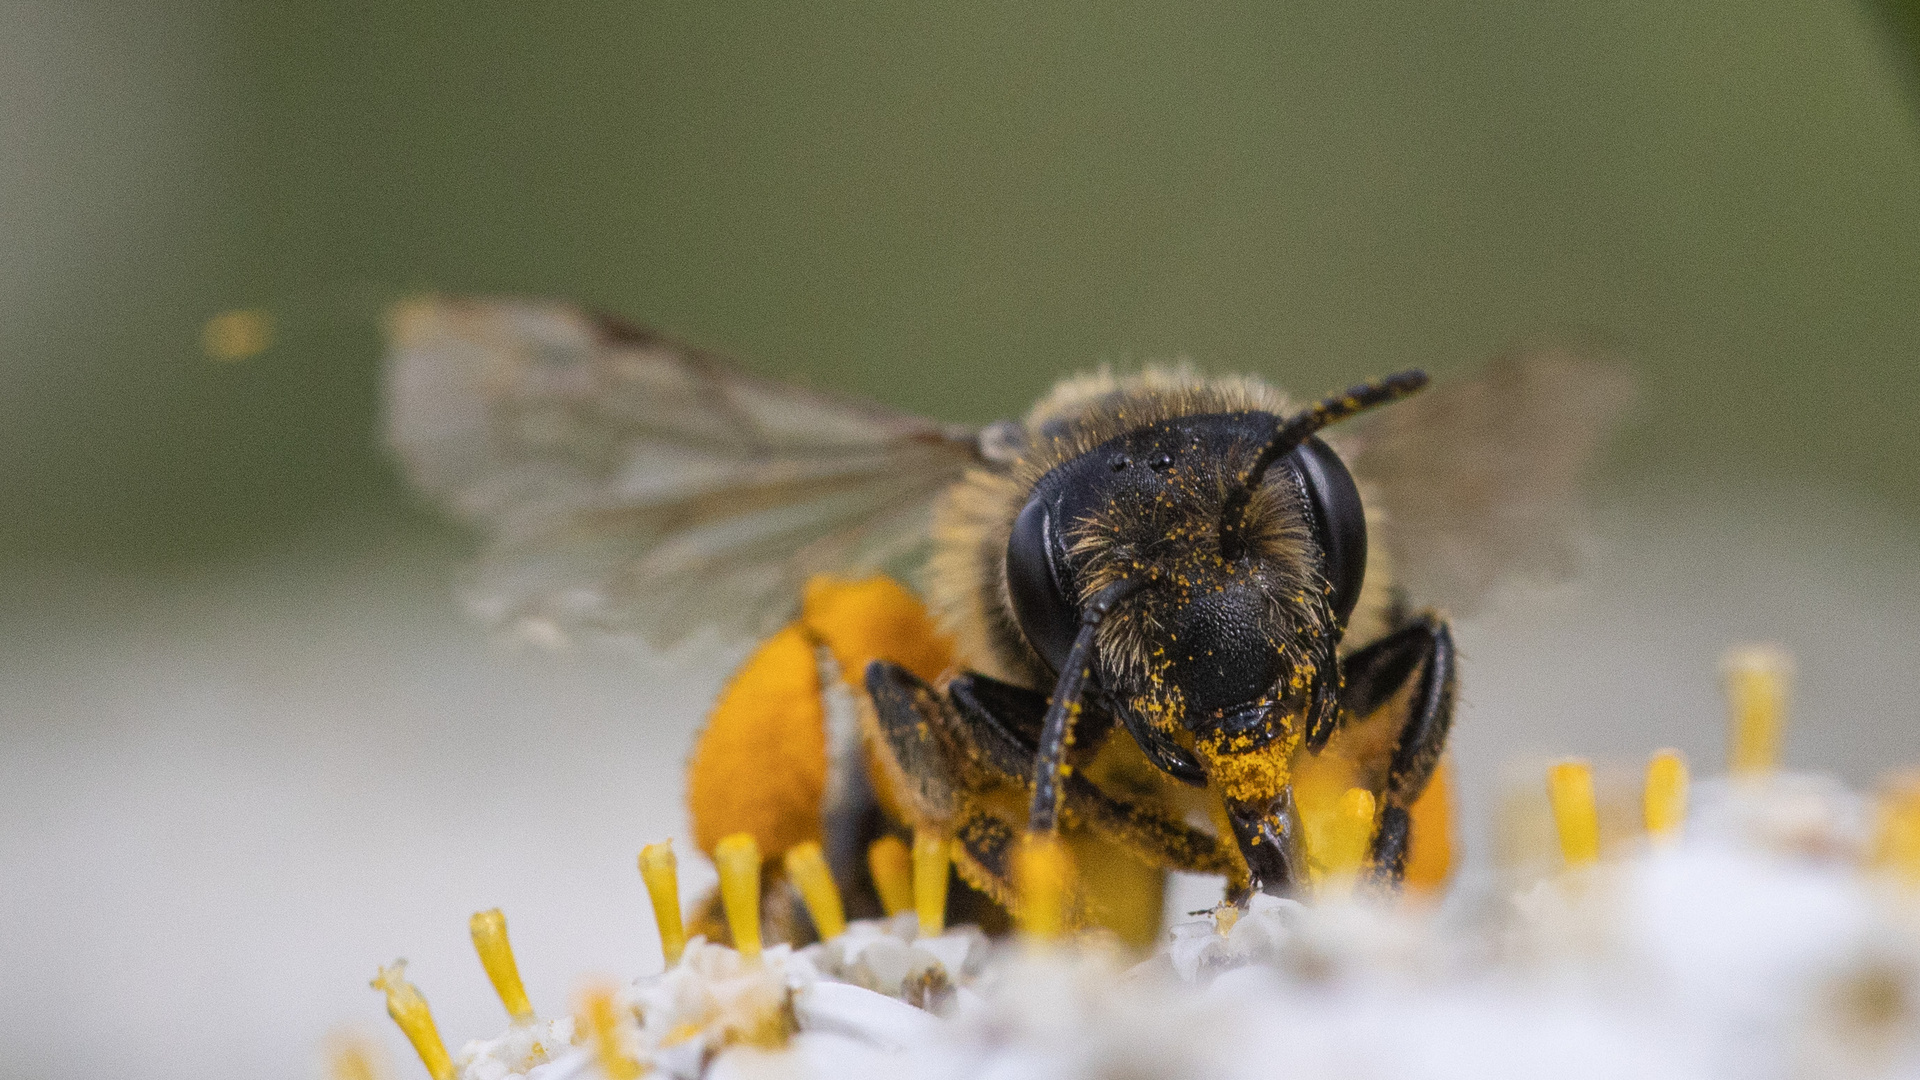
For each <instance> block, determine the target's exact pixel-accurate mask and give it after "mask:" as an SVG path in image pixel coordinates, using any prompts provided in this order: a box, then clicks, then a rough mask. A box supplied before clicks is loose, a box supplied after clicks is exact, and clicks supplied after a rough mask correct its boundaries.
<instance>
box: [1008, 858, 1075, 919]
mask: <svg viewBox="0 0 1920 1080" xmlns="http://www.w3.org/2000/svg"><path fill="white" fill-rule="evenodd" d="M1073 878H1074V873H1073V854H1072V852H1069V851H1068V850H1067V845H1066V843H1065V842H1064V841H1062V840H1061V839H1060V837H1059V836H1058V835H1055V834H1052V833H1028V834H1026V835H1025V836H1022V837H1021V838H1020V846H1019V848H1018V849H1017V850H1016V851H1015V852H1014V854H1013V888H1014V893H1015V895H1016V896H1017V897H1018V898H1019V904H1018V905H1017V908H1016V910H1015V912H1014V915H1015V918H1016V920H1017V921H1018V922H1019V924H1020V932H1021V933H1022V934H1024V935H1025V936H1026V937H1027V938H1028V939H1029V940H1032V941H1055V940H1058V939H1059V938H1060V936H1061V935H1062V934H1065V933H1066V932H1067V906H1068V903H1067V901H1068V897H1069V896H1071V895H1072V892H1073Z"/></svg>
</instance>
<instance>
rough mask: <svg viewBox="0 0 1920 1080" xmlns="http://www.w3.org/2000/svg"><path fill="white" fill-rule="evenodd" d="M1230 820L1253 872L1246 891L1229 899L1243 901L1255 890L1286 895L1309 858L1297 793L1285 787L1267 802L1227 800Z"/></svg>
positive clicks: (1249, 867)
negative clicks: (1304, 847) (1305, 853)
mask: <svg viewBox="0 0 1920 1080" xmlns="http://www.w3.org/2000/svg"><path fill="white" fill-rule="evenodd" d="M1227 820H1228V821H1229V822H1231V823H1232V825H1233V836H1234V839H1235V840H1238V841H1239V843H1240V854H1241V857H1243V858H1245V859H1246V861H1247V870H1248V872H1249V873H1250V874H1251V875H1252V876H1251V879H1250V880H1249V881H1248V882H1247V885H1246V888H1245V890H1244V891H1242V890H1235V893H1236V895H1233V896H1229V897H1228V899H1229V900H1231V901H1232V902H1234V903H1236V904H1237V903H1241V902H1243V901H1245V900H1246V898H1247V896H1249V895H1251V894H1252V893H1255V892H1263V893H1267V894H1269V895H1272V896H1285V895H1287V894H1288V893H1289V892H1291V891H1292V890H1293V887H1294V885H1295V883H1296V882H1299V881H1301V880H1303V879H1304V878H1305V874H1304V873H1303V870H1304V868H1305V860H1304V859H1303V857H1302V852H1301V850H1300V840H1301V835H1302V829H1301V827H1300V813H1299V811H1298V809H1296V808H1295V807H1294V804H1293V793H1292V792H1291V791H1287V790H1284V789H1283V790H1282V791H1281V792H1280V793H1279V794H1278V795H1276V796H1274V797H1273V798H1272V799H1271V800H1269V801H1267V802H1265V803H1250V802H1240V801H1239V800H1236V799H1229V800H1227Z"/></svg>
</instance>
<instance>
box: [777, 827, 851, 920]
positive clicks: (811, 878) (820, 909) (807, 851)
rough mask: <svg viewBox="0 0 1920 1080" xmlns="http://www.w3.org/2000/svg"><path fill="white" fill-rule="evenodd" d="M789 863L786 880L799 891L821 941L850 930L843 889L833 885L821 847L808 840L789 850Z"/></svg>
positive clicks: (831, 874)
mask: <svg viewBox="0 0 1920 1080" xmlns="http://www.w3.org/2000/svg"><path fill="white" fill-rule="evenodd" d="M786 862H787V877H788V878H789V879H791V880H792V881H793V884H794V887H795V888H797V889H799V890H800V899H801V900H803V901H805V902H806V905H807V914H808V915H811V916H812V917H813V928H814V929H815V930H818V931H819V932H820V940H821V941H830V940H832V939H833V938H837V937H839V936H840V935H841V934H842V933H843V932H845V931H846V929H847V912H846V908H844V907H843V906H841V903H840V887H839V886H838V885H835V884H834V883H833V872H832V871H830V870H828V869H827V857H826V856H825V855H824V854H822V853H821V851H820V845H819V844H817V843H814V842H813V841H811V840H809V841H807V842H806V843H804V844H797V845H795V846H793V847H791V848H788V849H787V855H786Z"/></svg>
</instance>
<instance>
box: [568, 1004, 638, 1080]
mask: <svg viewBox="0 0 1920 1080" xmlns="http://www.w3.org/2000/svg"><path fill="white" fill-rule="evenodd" d="M576 1024H577V1027H578V1028H585V1029H586V1034H587V1038H588V1040H589V1041H590V1042H591V1043H592V1044H593V1056H594V1058H595V1059H596V1060H598V1061H599V1063H600V1071H601V1072H602V1073H604V1074H606V1077H607V1080H637V1078H638V1077H639V1076H640V1074H641V1073H642V1072H644V1071H645V1070H644V1069H642V1068H641V1067H640V1063H639V1062H638V1061H635V1060H634V1058H633V1055H631V1054H629V1053H627V1049H626V1046H625V1045H623V1044H624V1041H625V1040H623V1039H622V1038H621V1037H620V1034H621V1033H620V1012H619V1009H618V1008H617V1007H616V1006H615V1004H614V1000H613V988H612V987H609V986H604V985H597V986H589V987H587V989H585V990H584V991H582V992H581V994H580V1005H579V1010H578V1013H577V1016H576Z"/></svg>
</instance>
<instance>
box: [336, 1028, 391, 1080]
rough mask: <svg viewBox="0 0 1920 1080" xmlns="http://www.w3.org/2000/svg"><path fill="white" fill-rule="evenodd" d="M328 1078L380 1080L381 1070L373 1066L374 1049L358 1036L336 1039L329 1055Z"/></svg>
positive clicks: (337, 1079) (338, 1079)
mask: <svg viewBox="0 0 1920 1080" xmlns="http://www.w3.org/2000/svg"><path fill="white" fill-rule="evenodd" d="M327 1076H328V1078H329V1080H380V1070H379V1069H377V1068H375V1067H374V1064H373V1048H372V1047H370V1046H368V1045H367V1043H366V1040H364V1039H361V1038H359V1037H357V1036H341V1037H338V1038H336V1039H334V1040H333V1046H332V1048H331V1049H330V1050H329V1052H328V1054H327Z"/></svg>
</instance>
